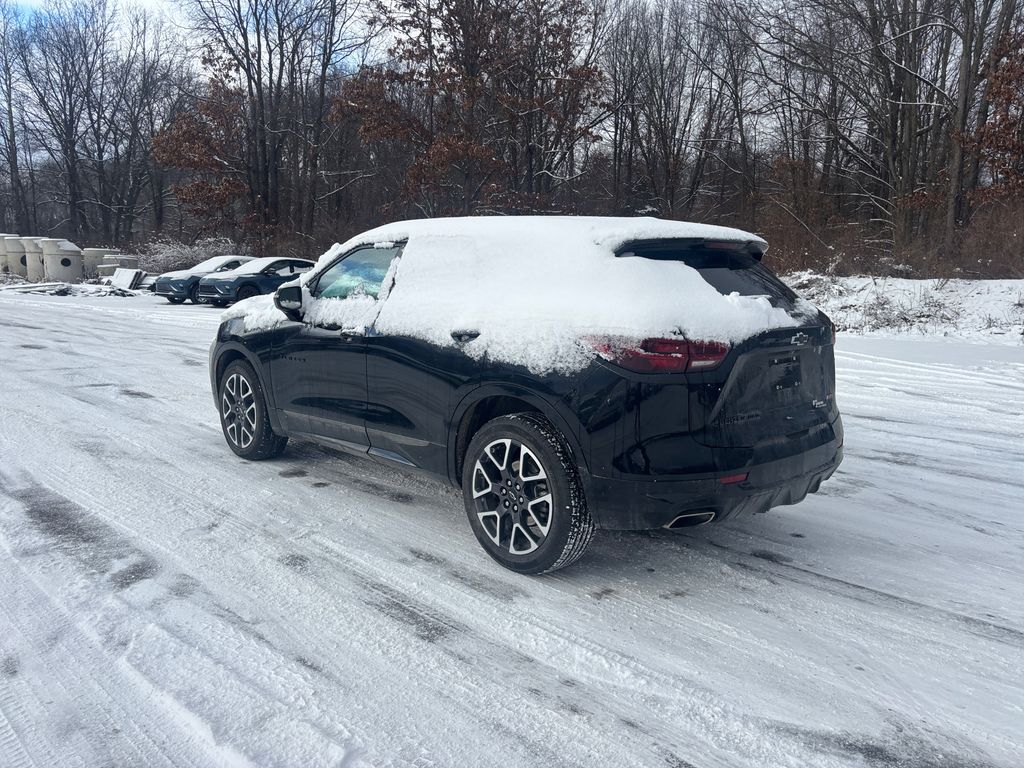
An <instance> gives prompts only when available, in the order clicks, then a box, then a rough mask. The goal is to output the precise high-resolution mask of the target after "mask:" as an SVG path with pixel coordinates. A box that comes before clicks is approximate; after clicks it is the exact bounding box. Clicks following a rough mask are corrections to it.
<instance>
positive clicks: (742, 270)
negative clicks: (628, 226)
mask: <svg viewBox="0 0 1024 768" xmlns="http://www.w3.org/2000/svg"><path fill="white" fill-rule="evenodd" d="M757 254H758V251H756V250H754V247H753V246H751V245H748V244H747V243H730V242H720V243H718V242H708V241H705V240H698V241H693V240H651V241H638V242H633V243H629V244H627V245H625V246H624V247H622V248H620V249H619V251H618V252H617V253H616V255H617V256H619V257H622V258H630V257H633V258H643V259H655V260H657V261H681V262H682V263H684V264H686V265H687V266H689V267H693V268H694V269H696V270H697V271H698V272H699V273H700V276H701V277H703V278H704V280H705V281H706V282H707V283H709V284H710V285H711V286H713V287H714V288H715V289H716V290H717V291H718V292H719V293H721V294H722V295H723V296H728V295H729V294H731V293H738V294H739V295H740V296H767V297H768V299H769V301H771V302H772V304H773V305H775V306H777V307H782V308H784V309H792V308H793V305H794V302H796V300H797V295H796V294H795V293H793V291H792V290H791V289H790V288H789V286H787V285H786V284H785V283H784V282H782V281H781V280H780V279H779V278H778V277H777V276H776V275H775V273H774V272H772V271H771V270H770V269H768V268H767V267H766V266H764V264H762V263H761V261H760V258H759V257H758V255H757Z"/></svg>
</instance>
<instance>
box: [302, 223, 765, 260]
mask: <svg viewBox="0 0 1024 768" xmlns="http://www.w3.org/2000/svg"><path fill="white" fill-rule="evenodd" d="M423 236H429V237H455V236H465V237H472V238H478V239H480V240H482V241H489V240H501V241H508V240H512V241H513V242H515V241H518V242H530V243H536V244H538V245H539V246H540V247H541V248H545V249H549V248H551V247H555V246H556V245H557V244H558V243H568V242H573V243H577V242H586V243H588V244H592V245H597V246H603V247H604V248H610V249H612V250H615V249H616V248H618V247H619V246H621V245H623V244H624V243H627V242H630V241H631V240H653V239H662V238H702V239H706V240H727V241H733V242H753V243H758V244H760V245H761V246H762V247H767V245H768V244H767V243H766V242H765V241H764V240H763V239H762V238H760V237H758V236H757V235H754V234H751V233H750V232H744V231H743V230H742V229H733V228H732V227H720V226H716V225H713V224H699V223H695V222H690V221H668V220H666V219H656V218H652V217H650V216H628V217H627V216H464V217H458V218H438V219H414V220H410V221H399V222H394V223H392V224H385V225H383V226H381V227H377V228H376V229H371V230H369V231H367V232H363V233H361V234H359V235H356V236H355V237H353V238H351V239H349V240H348V241H347V242H345V243H342V244H341V245H340V246H335V248H332V249H331V250H330V251H328V252H327V254H324V256H322V257H321V262H322V261H323V260H324V257H326V256H328V254H330V253H331V252H332V251H333V252H334V253H338V252H343V251H345V250H348V249H349V248H352V247H355V246H356V245H360V244H364V243H381V242H389V241H390V242H393V241H398V240H406V239H409V238H411V237H423Z"/></svg>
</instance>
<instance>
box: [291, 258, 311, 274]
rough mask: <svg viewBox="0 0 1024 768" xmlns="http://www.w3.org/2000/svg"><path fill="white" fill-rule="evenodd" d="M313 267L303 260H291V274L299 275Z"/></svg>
mask: <svg viewBox="0 0 1024 768" xmlns="http://www.w3.org/2000/svg"><path fill="white" fill-rule="evenodd" d="M312 268H313V265H312V264H307V263H306V262H304V261H293V262H292V274H294V275H301V274H303V273H305V272H309V270H311V269H312Z"/></svg>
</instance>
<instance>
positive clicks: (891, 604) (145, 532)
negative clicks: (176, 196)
mask: <svg viewBox="0 0 1024 768" xmlns="http://www.w3.org/2000/svg"><path fill="white" fill-rule="evenodd" d="M217 316H218V312H217V311H215V310H212V309H209V308H205V307H191V306H179V307H175V306H170V305H167V304H162V303H160V302H159V301H158V300H156V299H154V298H152V297H149V296H140V297H136V298H117V297H85V296H68V297H51V296H37V295H13V294H11V293H9V292H0V765H2V766H4V767H5V768H7V767H10V768H24V767H25V766H47V767H48V766H58V765H59V766H75V765H81V766H101V765H116V766H147V767H149V766H162V765H176V766H179V765H180V766H190V765H197V766H207V765H230V766H234V765H283V766H320V765H323V766H328V765H329V766H338V765H347V766H356V765H375V766H385V765H394V766H433V765H436V766H545V767H546V766H562V765H575V766H605V765H608V766H616V767H619V766H675V767H676V768H680V767H687V768H712V767H714V766H722V767H724V766H729V767H732V766H765V767H766V768H783V767H786V766H792V767H794V768H807V767H808V766H815V767H817V766H823V767H829V766H861V767H865V766H866V767H867V768H982V767H985V768H987V767H989V766H1005V767H1007V768H1012V767H1015V766H1020V765H1022V764H1024V455H1022V453H1024V415H1022V409H1024V406H1022V402H1024V347H1022V346H1021V345H1020V344H1019V343H1017V344H1012V343H1005V341H1006V340H1004V343H1002V344H981V343H977V339H975V343H964V342H960V341H951V340H949V339H945V340H940V339H934V338H931V337H924V336H919V335H918V336H903V337H897V338H866V337H853V336H844V335H841V336H840V341H839V346H838V350H837V357H838V361H837V365H838V376H839V384H838V386H839V392H838V397H839V403H840V407H841V408H842V410H843V415H844V419H845V424H846V434H847V446H846V451H847V454H846V455H847V458H846V461H845V463H844V464H843V466H842V467H841V468H840V470H839V472H838V473H837V475H836V476H835V477H834V478H833V479H832V480H831V481H829V482H828V483H827V484H826V485H825V486H824V487H823V489H822V492H821V493H820V494H818V495H816V496H813V497H811V498H809V499H808V500H807V501H806V502H804V503H803V504H800V505H798V506H795V507H788V508H782V509H778V510H774V511H773V512H771V513H769V514H767V515H762V516H757V517H753V518H747V519H741V520H737V521H735V522H731V523H729V524H725V525H722V526H718V527H706V528H702V529H697V530H695V531H692V532H690V533H688V534H684V535H680V534H668V533H662V532H654V533H638V534H604V535H601V536H600V537H599V538H598V539H597V540H596V541H595V544H594V546H593V547H592V549H591V551H590V554H589V555H588V556H587V557H586V558H585V559H584V560H583V561H582V562H581V563H580V564H579V565H577V566H575V567H573V568H571V569H569V570H566V571H562V572H559V573H558V574H556V575H553V576H550V577H545V578H537V579H530V578H524V577H519V576H516V575H514V574H511V573H509V572H506V571H503V570H501V569H500V568H499V567H498V566H496V565H495V564H493V563H492V562H491V561H490V560H489V559H488V558H487V556H486V555H485V554H484V553H483V551H482V550H481V549H480V548H479V547H478V546H477V544H476V542H475V540H474V539H473V536H472V534H471V532H470V529H469V526H468V524H467V522H466V520H465V516H464V513H463V511H462V508H461V501H460V499H459V498H458V497H457V496H455V495H454V493H453V492H452V491H450V490H448V489H446V488H444V487H442V486H441V485H439V484H437V483H434V482H431V481H429V480H424V479H420V478H418V477H416V476H411V475H406V474H400V473H399V472H397V471H395V470H393V469H390V468H385V467H381V466H379V465H376V464H373V463H371V462H370V461H369V460H363V459H357V458H351V457H347V456H342V455H332V454H329V453H327V452H325V451H324V450H321V449H319V448H316V447H313V446H310V445H303V444H293V445H292V446H291V447H290V448H289V450H288V452H287V453H286V454H285V456H284V457H283V458H282V459H280V460H277V461H273V462H267V463H262V464H249V463H245V462H243V461H241V460H240V459H238V458H236V457H235V456H234V455H233V454H232V453H231V452H230V451H229V450H228V449H227V447H226V446H225V444H224V442H223V439H222V437H221V434H220V431H219V428H218V425H217V420H216V414H215V411H214V407H213V404H212V399H211V397H210V394H209V384H208V377H207V372H206V352H207V348H208V345H209V342H210V339H211V335H212V333H213V330H214V328H215V326H216V323H217Z"/></svg>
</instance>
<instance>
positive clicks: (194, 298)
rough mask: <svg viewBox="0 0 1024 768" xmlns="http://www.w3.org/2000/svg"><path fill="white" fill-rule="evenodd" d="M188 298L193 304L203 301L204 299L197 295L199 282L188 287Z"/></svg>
mask: <svg viewBox="0 0 1024 768" xmlns="http://www.w3.org/2000/svg"><path fill="white" fill-rule="evenodd" d="M188 299H189V301H191V302H192V303H193V304H203V303H204V301H205V300H204V299H202V298H200V296H199V283H196V284H195V285H193V286H192V287H191V288H189V289H188Z"/></svg>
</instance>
